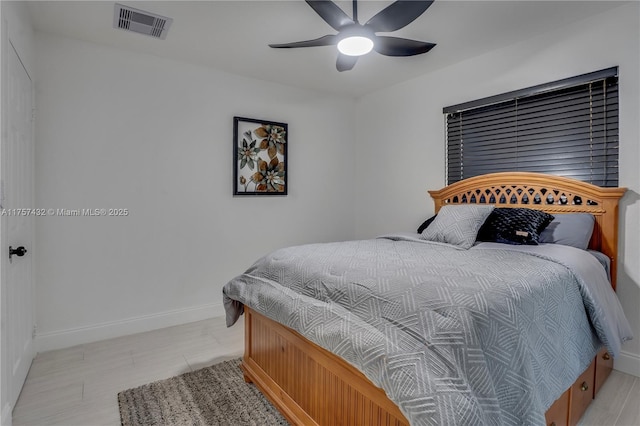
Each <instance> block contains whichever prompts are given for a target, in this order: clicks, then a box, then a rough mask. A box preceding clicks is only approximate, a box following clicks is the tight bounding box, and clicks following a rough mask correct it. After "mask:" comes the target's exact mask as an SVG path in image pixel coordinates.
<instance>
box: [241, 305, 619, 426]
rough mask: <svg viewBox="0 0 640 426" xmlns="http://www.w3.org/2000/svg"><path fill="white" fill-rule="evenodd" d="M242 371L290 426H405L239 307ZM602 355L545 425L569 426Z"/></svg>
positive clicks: (359, 382) (335, 360)
mask: <svg viewBox="0 0 640 426" xmlns="http://www.w3.org/2000/svg"><path fill="white" fill-rule="evenodd" d="M245 316H246V318H245V352H244V358H243V361H242V369H243V371H244V377H245V380H246V381H247V382H252V383H254V384H255V385H256V386H257V387H258V388H259V389H260V390H261V391H262V393H263V394H264V395H266V396H267V398H269V400H270V401H271V402H272V403H273V404H274V405H275V406H276V407H277V408H278V409H279V410H280V412H281V413H282V414H283V415H284V416H285V417H286V418H287V419H288V420H289V422H291V423H292V424H294V425H345V426H366V425H371V426H373V425H386V426H408V425H409V421H408V420H407V419H406V418H405V417H404V415H403V414H402V413H401V412H400V410H399V409H398V407H397V406H396V405H395V404H394V403H393V402H392V401H391V400H390V399H389V398H387V395H386V394H385V393H384V391H383V390H382V389H380V388H378V387H377V386H375V385H374V384H373V383H371V381H370V380H369V379H367V378H366V377H365V376H364V375H363V374H362V373H360V372H359V371H358V370H356V369H355V368H354V367H352V366H351V365H349V364H348V363H346V362H345V361H344V360H342V358H339V357H337V356H336V355H334V354H332V353H330V352H328V351H326V350H325V349H323V348H321V347H320V346H318V345H316V344H314V343H312V342H310V341H309V340H307V339H305V338H304V337H302V336H301V335H300V334H298V333H296V332H295V331H293V330H291V329H289V328H287V327H285V326H283V325H281V324H279V323H277V322H275V321H272V320H270V319H269V318H266V317H265V316H263V315H260V314H258V313H256V312H254V311H252V310H251V309H249V308H247V307H245ZM610 360H611V358H610V357H609V356H608V354H607V353H606V351H604V350H602V351H601V352H600V353H599V354H598V357H597V358H596V360H594V362H593V363H592V364H591V366H590V367H589V368H588V369H587V370H586V371H585V372H584V373H583V374H582V375H581V376H580V377H579V378H578V380H576V382H575V383H574V384H573V385H572V386H571V387H570V388H569V389H567V391H566V392H565V393H564V394H563V395H562V396H561V397H560V398H559V399H558V400H557V401H556V403H555V404H554V405H553V406H552V407H551V408H550V409H549V410H548V411H547V413H546V418H547V423H548V424H549V425H554V426H563V425H575V424H577V422H578V420H579V419H580V417H581V416H582V414H583V413H584V411H585V410H586V409H587V407H588V406H589V404H590V403H591V400H592V399H593V397H594V392H596V391H597V389H596V386H597V388H599V387H600V386H601V385H602V383H603V382H604V380H606V377H607V375H608V373H609V372H610V371H611V366H610V365H609V364H607V365H606V366H604V365H603V367H604V368H603V369H602V370H601V371H602V373H601V374H600V375H598V373H597V370H596V366H597V365H599V364H603V363H610Z"/></svg>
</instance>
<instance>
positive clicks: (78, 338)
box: [3, 303, 224, 424]
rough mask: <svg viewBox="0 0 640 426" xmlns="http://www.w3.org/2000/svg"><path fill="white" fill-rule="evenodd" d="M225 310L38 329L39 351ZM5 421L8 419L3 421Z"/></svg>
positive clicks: (217, 306) (176, 312) (212, 308)
mask: <svg viewBox="0 0 640 426" xmlns="http://www.w3.org/2000/svg"><path fill="white" fill-rule="evenodd" d="M221 312H224V309H223V307H222V304H220V303H212V304H208V305H201V306H196V307H192V308H186V309H178V310H174V311H167V312H160V313H157V314H151V315H142V316H139V317H134V318H127V319H124V320H119V321H110V322H105V323H101V324H95V325H90V326H86V327H78V328H72V329H67V330H60V331H52V332H46V333H36V336H35V344H36V352H45V351H51V350H55V349H62V348H68V347H71V346H76V345H81V344H84V343H90V342H96V341H98V340H105V339H112V338H114V337H121V336H127V335H130V334H135V333H142V332H145V331H151V330H157V329H159V328H165V327H172V326H174V325H181V324H187V323H190V322H195V321H201V320H204V319H209V318H213V317H219V316H221V314H220V313H221ZM3 424H4V423H3Z"/></svg>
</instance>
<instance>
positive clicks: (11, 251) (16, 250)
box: [9, 246, 27, 262]
mask: <svg viewBox="0 0 640 426" xmlns="http://www.w3.org/2000/svg"><path fill="white" fill-rule="evenodd" d="M26 253H27V249H26V248H24V246H20V247H18V248H13V247H11V246H9V262H11V256H13V255H14V254H15V255H16V256H18V257H22V256H24V255H25V254H26Z"/></svg>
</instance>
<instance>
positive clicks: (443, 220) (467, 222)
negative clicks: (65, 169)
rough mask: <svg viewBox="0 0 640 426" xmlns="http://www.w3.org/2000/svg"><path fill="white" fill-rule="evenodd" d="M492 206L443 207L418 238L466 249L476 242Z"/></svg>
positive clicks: (464, 205) (461, 205)
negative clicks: (479, 230)
mask: <svg viewBox="0 0 640 426" xmlns="http://www.w3.org/2000/svg"><path fill="white" fill-rule="evenodd" d="M493 208H494V207H493V206H492V205H484V204H483V205H478V204H457V205H452V206H444V207H442V208H441V209H440V211H439V212H438V215H437V216H436V217H435V219H434V220H433V222H432V223H431V225H429V226H428V227H427V228H426V229H425V230H424V231H422V234H421V236H420V238H422V239H423V240H429V241H436V242H440V243H447V244H453V245H455V246H458V247H461V248H464V249H468V248H470V247H471V246H472V245H473V243H474V242H475V241H476V236H477V235H478V229H480V227H481V226H482V224H483V223H484V221H485V220H486V219H487V217H488V216H489V214H491V211H492V210H493Z"/></svg>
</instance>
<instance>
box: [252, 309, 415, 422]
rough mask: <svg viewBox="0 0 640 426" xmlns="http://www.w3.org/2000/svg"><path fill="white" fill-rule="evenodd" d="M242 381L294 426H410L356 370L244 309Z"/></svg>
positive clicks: (279, 326) (284, 329) (308, 342)
mask: <svg viewBox="0 0 640 426" xmlns="http://www.w3.org/2000/svg"><path fill="white" fill-rule="evenodd" d="M245 316H246V317H245V352H244V358H243V362H242V369H243V370H244V374H245V380H247V381H249V382H253V383H255V385H256V386H257V387H258V388H259V389H260V390H261V391H262V393H264V394H265V395H266V396H267V397H268V398H269V400H271V402H273V404H274V405H275V406H276V407H277V408H278V409H279V410H280V412H281V413H282V414H283V415H284V416H285V417H286V418H287V419H288V420H289V421H290V422H291V423H292V424H294V425H316V424H317V425H345V426H347V425H353V426H365V425H388V426H408V425H409V422H408V421H407V419H406V418H405V417H404V416H403V415H402V413H401V412H400V410H399V409H398V407H397V406H396V405H395V404H394V403H393V402H391V400H389V398H387V395H386V394H385V393H384V391H383V390H382V389H380V388H378V387H376V386H375V385H374V384H373V383H371V381H370V380H369V379H367V378H366V377H365V376H364V375H363V374H362V373H360V372H359V371H358V370H356V369H355V368H353V367H352V366H350V365H349V364H347V363H346V362H345V361H343V360H342V359H341V358H339V357H337V356H336V355H333V354H332V353H330V352H328V351H326V350H324V349H322V348H321V347H319V346H318V345H316V344H314V343H312V342H310V341H308V340H307V339H305V338H304V337H302V336H301V335H300V334H298V333H296V332H295V331H293V330H291V329H289V328H287V327H284V326H283V325H281V324H279V323H277V322H275V321H272V320H270V319H268V318H266V317H264V316H262V315H260V314H258V313H256V312H254V311H251V310H250V309H247V308H246V307H245Z"/></svg>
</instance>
